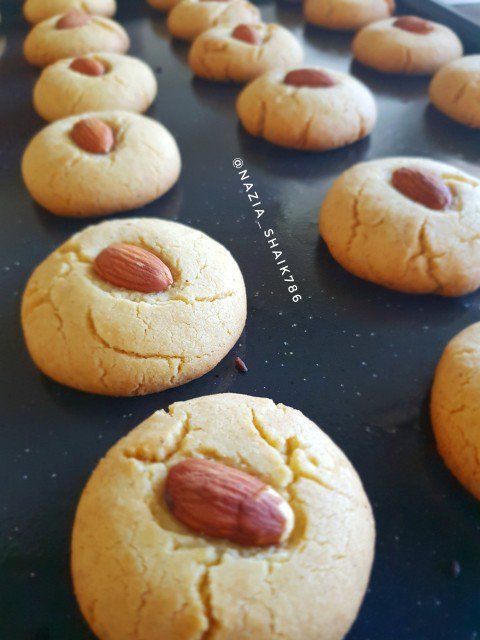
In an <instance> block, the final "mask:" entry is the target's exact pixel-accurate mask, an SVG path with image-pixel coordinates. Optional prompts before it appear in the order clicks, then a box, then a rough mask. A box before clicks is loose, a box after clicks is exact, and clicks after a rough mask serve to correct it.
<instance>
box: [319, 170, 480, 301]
mask: <svg viewBox="0 0 480 640" xmlns="http://www.w3.org/2000/svg"><path fill="white" fill-rule="evenodd" d="M320 233H321V235H322V237H323V239H324V240H325V242H326V243H327V245H328V248H329V250H330V252H331V254H332V256H333V257H334V258H335V260H337V262H339V263H340V264H341V265H342V266H343V267H344V268H345V269H347V271H350V272H351V273H353V274H354V275H356V276H358V277H360V278H364V279H365V280H370V281H371V282H375V283H376V284H379V285H382V286H384V287H388V288H389V289H396V290H397V291H404V292H407V293H436V294H439V295H444V296H460V295H463V294H466V293H469V292H471V291H474V290H475V289H477V288H478V287H479V286H480V240H479V238H480V183H479V181H478V180H476V179H475V178H473V177H471V176H469V175H467V174H466V173H464V172H463V171H459V170H458V169H456V168H455V167H452V166H450V165H447V164H442V163H439V162H434V161H433V160H427V159H425V158H388V159H382V160H374V161H372V162H365V163H361V164H357V165H355V166H354V167H352V168H351V169H349V170H348V171H346V172H345V173H343V174H342V175H341V176H340V178H338V180H336V182H335V183H334V184H333V186H332V188H331V189H330V191H329V192H328V194H327V196H326V198H325V201H324V203H323V206H322V208H321V210H320Z"/></svg>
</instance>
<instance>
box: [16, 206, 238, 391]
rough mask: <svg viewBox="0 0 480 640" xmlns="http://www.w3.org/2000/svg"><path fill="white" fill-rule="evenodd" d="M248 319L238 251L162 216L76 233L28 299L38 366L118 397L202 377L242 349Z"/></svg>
mask: <svg viewBox="0 0 480 640" xmlns="http://www.w3.org/2000/svg"><path fill="white" fill-rule="evenodd" d="M145 255H146V256H147V260H146V258H145ZM159 277H160V280H159ZM159 283H160V284H159ZM245 317H246V297H245V286H244V283H243V278H242V274H241V273H240V270H239V268H238V266H237V264H236V262H235V260H234V259H233V258H232V256H231V255H230V253H229V252H228V251H227V250H226V249H225V248H224V247H223V246H222V245H220V244H219V243H218V242H215V241H214V240H212V239H211V238H209V237H208V236H206V235H205V234H203V233H201V232H200V231H197V230H195V229H191V228H189V227H185V226H183V225H181V224H178V223H175V222H169V221H165V220H157V219H155V218H148V219H142V218H136V219H127V220H115V221H109V222H104V223H102V224H98V225H95V226H91V227H88V228H87V229H85V230H84V231H81V232H80V233H77V234H75V235H74V236H73V237H72V238H70V240H68V241H67V242H66V243H65V244H63V245H62V246H61V247H59V248H58V249H57V250H56V251H54V252H53V253H52V254H51V255H50V256H48V257H47V258H46V260H45V261H44V262H42V264H40V266H38V267H37V269H35V271H34V272H33V274H32V276H31V277H30V280H29V281H28V284H27V287H26V290H25V293H24V296H23V303H22V325H23V331H24V335H25V340H26V343H27V346H28V350H29V352H30V355H31V357H32V359H33V360H34V362H35V364H36V365H37V366H38V368H39V369H40V370H41V371H42V372H43V373H45V374H46V375H47V376H49V377H51V378H53V379H54V380H56V381H57V382H60V383H62V384H65V385H67V386H69V387H73V388H75V389H79V390H81V391H87V392H90V393H99V394H104V395H111V396H135V395H144V394H147V393H153V392H157V391H163V390H164V389H169V388H171V387H176V386H178V385H181V384H184V383H186V382H189V381H190V380H193V379H195V378H199V377H200V376H202V375H204V374H205V373H207V372H208V371H210V370H211V369H213V367H215V366H216V365H217V363H218V362H220V360H221V359H222V358H223V357H224V356H225V355H226V354H227V353H228V351H230V349H231V348H232V347H233V346H234V344H235V342H236V341H237V339H238V338H239V336H240V334H241V332H242V331H243V327H244V325H245Z"/></svg>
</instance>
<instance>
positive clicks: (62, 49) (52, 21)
mask: <svg viewBox="0 0 480 640" xmlns="http://www.w3.org/2000/svg"><path fill="white" fill-rule="evenodd" d="M129 47H130V39H129V37H128V34H127V33H126V31H125V30H124V28H123V27H122V26H120V25H119V24H118V23H117V22H114V21H113V20H110V19H109V18H104V17H102V16H90V15H88V14H86V13H84V12H82V11H75V10H73V11H70V12H69V13H65V14H63V16H62V15H57V16H53V17H52V18H48V19H47V20H44V21H43V22H40V23H39V24H37V25H36V26H35V27H33V29H32V30H31V31H30V33H29V34H28V36H27V37H26V39H25V42H24V46H23V51H24V54H25V58H26V59H27V60H28V62H30V64H33V65H35V66H37V67H46V66H47V65H49V64H52V63H53V62H56V61H57V60H60V59H61V58H70V57H77V56H82V55H84V54H86V53H94V52H98V51H101V52H102V53H103V52H110V53H125V52H126V51H128V49H129Z"/></svg>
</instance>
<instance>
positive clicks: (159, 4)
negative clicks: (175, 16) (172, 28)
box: [147, 0, 181, 13]
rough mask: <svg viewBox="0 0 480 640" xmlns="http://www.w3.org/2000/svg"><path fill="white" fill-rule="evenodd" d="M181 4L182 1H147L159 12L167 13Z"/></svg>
mask: <svg viewBox="0 0 480 640" xmlns="http://www.w3.org/2000/svg"><path fill="white" fill-rule="evenodd" d="M179 2H181V0H147V3H148V4H149V5H150V6H151V7H153V8H154V9H156V10H157V11H163V12H164V13H166V12H167V11H170V9H171V8H172V7H174V6H175V5H176V4H178V3H179Z"/></svg>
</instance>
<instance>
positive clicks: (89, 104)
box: [33, 53, 157, 121]
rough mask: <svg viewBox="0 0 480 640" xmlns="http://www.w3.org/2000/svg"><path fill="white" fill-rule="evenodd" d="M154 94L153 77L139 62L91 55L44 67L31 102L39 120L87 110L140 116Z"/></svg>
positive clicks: (127, 57) (112, 55)
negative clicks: (119, 111) (122, 111)
mask: <svg viewBox="0 0 480 640" xmlns="http://www.w3.org/2000/svg"><path fill="white" fill-rule="evenodd" d="M156 94H157V81H156V78H155V75H154V73H153V71H152V70H151V69H150V67H149V66H148V65H147V64H145V62H143V61H142V60H139V59H138V58H132V57H131V56H125V55H121V54H117V53H90V54H87V55H85V56H81V57H78V58H64V59H63V60H59V61H58V62H55V63H54V64H52V65H50V66H48V67H46V69H44V70H43V71H42V73H41V75H40V78H39V79H38V81H37V83H36V85H35V88H34V92H33V103H34V107H35V110H36V111H37V113H38V114H39V115H40V116H41V117H42V118H44V119H45V120H49V121H53V120H59V119H60V118H66V117H67V116H71V115H74V114H77V113H84V112H86V111H110V110H112V109H121V110H124V111H134V112H137V113H143V112H144V111H146V110H147V109H148V108H149V107H150V105H151V104H152V102H153V100H154V99H155V96H156Z"/></svg>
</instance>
